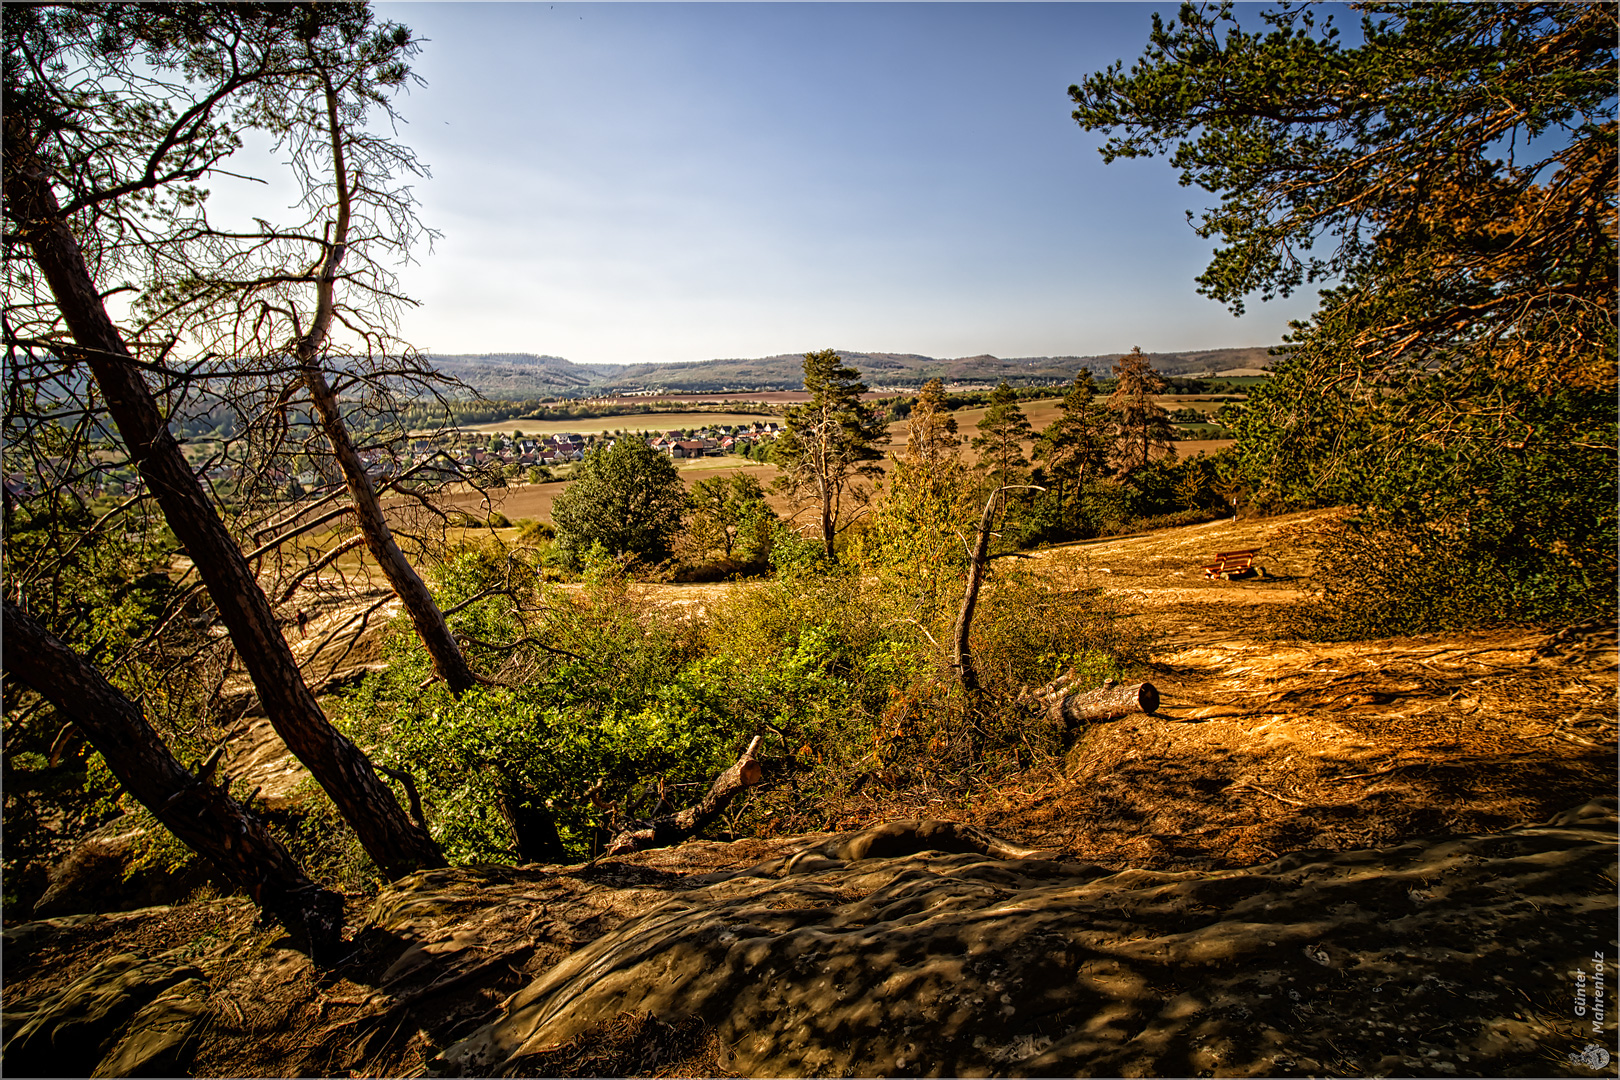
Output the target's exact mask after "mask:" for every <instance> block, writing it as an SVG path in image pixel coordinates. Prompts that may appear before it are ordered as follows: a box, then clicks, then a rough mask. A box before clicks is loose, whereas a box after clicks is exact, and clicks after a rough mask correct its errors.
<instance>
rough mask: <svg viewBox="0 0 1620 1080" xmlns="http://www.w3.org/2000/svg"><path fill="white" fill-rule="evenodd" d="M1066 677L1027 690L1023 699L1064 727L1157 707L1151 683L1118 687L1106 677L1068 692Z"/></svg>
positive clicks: (1147, 711)
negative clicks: (1091, 687) (1037, 705)
mask: <svg viewBox="0 0 1620 1080" xmlns="http://www.w3.org/2000/svg"><path fill="white" fill-rule="evenodd" d="M1068 682H1069V678H1068V677H1063V678H1058V679H1055V680H1053V681H1052V682H1050V683H1047V684H1046V685H1045V686H1043V687H1041V688H1040V689H1039V690H1035V691H1029V692H1027V696H1026V697H1025V700H1026V701H1027V700H1033V701H1036V702H1039V703H1040V704H1041V705H1042V706H1044V711H1045V713H1046V717H1047V719H1049V720H1055V721H1058V722H1059V723H1061V724H1062V725H1063V726H1064V728H1065V729H1072V728H1074V727H1075V726H1076V725H1078V724H1084V723H1090V722H1092V721H1096V720H1117V719H1119V718H1120V717H1122V716H1129V715H1130V714H1131V713H1134V712H1143V713H1152V712H1155V711H1157V710H1158V708H1159V691H1158V690H1157V689H1156V688H1155V687H1154V685H1153V684H1152V683H1146V682H1144V683H1133V684H1131V685H1129V686H1121V685H1119V684H1118V683H1116V682H1114V680H1113V679H1109V680H1108V681H1107V682H1105V683H1103V684H1102V686H1100V687H1098V688H1097V689H1095V690H1090V691H1087V692H1086V693H1083V694H1074V693H1069V692H1068V685H1067V684H1068Z"/></svg>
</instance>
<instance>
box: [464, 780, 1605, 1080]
mask: <svg viewBox="0 0 1620 1080" xmlns="http://www.w3.org/2000/svg"><path fill="white" fill-rule="evenodd" d="M915 831H917V832H919V833H921V832H924V831H926V830H915ZM949 834H950V831H949V830H943V831H941V832H939V835H949ZM1614 835H1615V818H1614V813H1613V809H1612V804H1609V803H1601V804H1594V805H1590V806H1587V807H1583V808H1580V809H1578V810H1577V811H1573V812H1571V813H1569V814H1566V815H1561V816H1560V818H1559V819H1557V820H1556V821H1554V822H1550V823H1548V824H1546V825H1542V826H1535V827H1525V828H1520V829H1514V830H1509V831H1507V832H1505V833H1501V834H1497V835H1492V836H1475V837H1463V838H1458V839H1448V840H1439V841H1432V842H1414V843H1409V844H1404V845H1402V846H1400V847H1396V848H1391V849H1387V850H1381V851H1353V852H1343V853H1325V852H1304V853H1297V854H1294V855H1290V856H1287V857H1285V858H1282V859H1279V860H1277V861H1275V862H1272V863H1269V864H1266V865H1263V866H1258V867H1252V868H1249V869H1245V870H1234V871H1220V872H1184V873H1160V872H1150V871H1125V872H1122V873H1109V872H1107V871H1104V870H1102V869H1100V868H1098V867H1095V866H1088V865H1082V864H1074V863H1058V862H1053V861H1047V860H1040V859H1020V860H1014V859H1001V858H996V857H994V856H992V855H988V854H983V853H981V852H978V851H967V852H962V851H958V852H957V853H950V854H943V853H936V852H929V851H921V852H918V853H915V854H906V853H903V852H897V851H895V850H894V847H895V845H894V843H893V840H892V838H886V839H884V840H883V842H880V843H877V844H870V843H863V842H862V840H861V837H860V835H859V834H857V835H855V836H853V837H847V838H844V839H843V840H840V841H837V842H834V843H827V844H822V845H818V847H819V850H818V851H816V852H814V853H813V855H811V856H810V857H808V858H801V859H796V860H795V859H778V860H775V861H773V862H772V863H767V864H763V865H762V866H760V867H756V868H754V869H752V870H748V871H743V872H741V873H733V874H724V875H714V876H712V877H711V879H710V881H709V883H708V884H706V885H704V886H703V887H700V888H698V889H695V890H692V891H689V892H686V893H682V894H678V895H676V896H674V897H672V898H670V899H669V900H667V901H665V902H664V903H662V904H660V905H659V906H657V907H656V908H654V909H653V910H651V911H649V912H648V913H646V914H645V915H642V916H640V917H639V918H635V919H632V920H630V921H628V922H626V923H624V924H622V925H621V926H619V927H617V928H616V929H614V930H612V931H611V932H609V933H607V934H605V935H603V936H602V937H601V938H599V939H597V940H596V941H595V942H593V943H591V944H589V945H587V946H585V947H584V948H582V949H580V950H579V951H577V952H575V953H574V954H572V955H571V956H569V957H568V958H567V959H565V960H564V961H563V962H562V963H560V964H558V965H557V966H556V967H554V968H552V969H551V970H550V971H549V972H547V973H546V974H544V975H543V976H541V977H540V978H539V979H537V980H536V981H535V982H533V983H532V984H531V985H530V986H528V987H527V988H525V989H524V990H522V991H521V992H519V993H518V994H517V995H515V996H514V997H513V998H512V999H511V1000H510V1001H509V1002H508V1004H507V1006H506V1008H505V1015H504V1016H502V1017H500V1018H499V1019H497V1020H495V1021H494V1022H492V1023H489V1024H487V1025H485V1026H484V1027H482V1028H480V1029H478V1030H477V1031H475V1032H474V1033H473V1034H472V1035H470V1036H469V1037H468V1038H466V1039H464V1040H463V1041H461V1042H459V1043H457V1044H455V1045H453V1046H451V1047H449V1048H448V1049H446V1050H445V1051H444V1052H443V1053H442V1054H440V1055H439V1056H438V1057H437V1058H436V1059H434V1063H433V1067H434V1068H435V1069H436V1070H437V1071H439V1072H440V1073H441V1074H449V1075H485V1076H488V1075H497V1076H499V1075H521V1074H523V1073H524V1072H525V1071H526V1070H529V1069H533V1068H538V1067H539V1065H540V1063H541V1062H544V1061H546V1060H547V1055H548V1054H551V1053H554V1052H555V1050H556V1048H557V1047H559V1046H563V1045H565V1044H568V1043H569V1042H570V1040H574V1039H576V1038H577V1037H578V1036H579V1035H580V1034H581V1033H583V1032H585V1031H587V1030H593V1025H602V1024H605V1023H607V1022H609V1021H611V1020H613V1019H614V1018H616V1017H624V1016H626V1015H646V1014H650V1015H651V1016H652V1017H655V1018H656V1019H657V1020H658V1021H659V1022H660V1023H663V1024H667V1025H681V1024H684V1023H689V1022H691V1021H694V1020H695V1021H701V1022H702V1023H703V1024H704V1025H705V1026H706V1027H707V1028H708V1029H710V1030H712V1031H713V1032H714V1034H715V1036H716V1037H717V1038H718V1042H719V1044H720V1046H721V1047H723V1060H722V1061H721V1062H720V1064H721V1065H722V1066H723V1067H724V1068H726V1069H728V1070H735V1071H738V1072H741V1073H744V1074H754V1075H777V1076H794V1075H807V1074H814V1075H848V1074H854V1075H865V1076H881V1075H933V1076H975V1075H991V1074H997V1075H1037V1076H1042V1075H1044V1076H1051V1075H1067V1076H1086V1075H1103V1076H1133V1075H1134V1076H1155V1075H1158V1076H1166V1075H1199V1074H1210V1073H1216V1074H1222V1075H1273V1074H1276V1073H1279V1072H1287V1073H1311V1072H1316V1073H1321V1072H1335V1073H1349V1074H1366V1073H1371V1072H1377V1071H1384V1072H1387V1071H1389V1070H1392V1069H1399V1070H1402V1071H1406V1072H1410V1071H1411V1070H1412V1069H1413V1068H1415V1067H1417V1065H1419V1064H1421V1066H1422V1071H1424V1072H1428V1073H1436V1074H1438V1073H1442V1072H1445V1071H1447V1070H1446V1069H1445V1068H1444V1066H1448V1065H1449V1066H1450V1067H1451V1068H1452V1069H1454V1070H1456V1071H1457V1072H1459V1073H1464V1074H1472V1075H1481V1070H1482V1069H1483V1070H1484V1072H1485V1074H1490V1072H1491V1066H1490V1063H1491V1062H1492V1061H1493V1060H1499V1059H1501V1058H1502V1056H1503V1055H1518V1057H1517V1058H1516V1060H1524V1055H1526V1054H1533V1053H1535V1052H1537V1049H1538V1047H1540V1046H1542V1045H1543V1044H1542V1043H1541V1042H1539V1041H1538V1040H1542V1039H1544V1038H1546V1037H1547V1036H1545V1035H1544V1034H1541V1032H1543V1031H1546V1030H1551V1029H1550V1028H1549V1027H1548V1026H1547V1024H1548V1023H1550V1022H1551V1021H1556V1020H1558V1019H1559V1018H1560V1017H1561V1014H1562V1011H1563V1004H1564V1003H1563V1001H1562V995H1563V993H1564V991H1565V990H1566V989H1567V988H1566V987H1565V985H1564V982H1565V978H1564V976H1563V974H1562V973H1563V972H1564V971H1566V970H1567V969H1573V968H1574V967H1576V966H1578V964H1579V963H1580V961H1582V960H1583V959H1584V958H1585V957H1586V955H1587V953H1588V951H1589V948H1590V947H1599V948H1601V947H1603V946H1602V945H1601V944H1599V945H1597V946H1592V945H1591V944H1590V943H1591V942H1592V941H1593V940H1595V939H1594V937H1593V935H1594V934H1600V936H1601V937H1602V938H1603V939H1604V940H1605V941H1607V939H1608V937H1609V936H1610V935H1611V934H1612V927H1613V925H1614V910H1615V895H1614V891H1613V882H1612V878H1610V877H1607V876H1606V875H1607V874H1612V873H1613V866H1614ZM863 849H864V850H866V851H869V852H873V853H874V855H876V856H877V857H869V858H839V857H838V856H839V855H840V853H843V854H847V855H855V854H858V853H859V852H861V851H862V850H863ZM1414 894H1420V895H1421V896H1422V900H1421V902H1420V901H1419V900H1416V899H1414ZM1600 927H1601V928H1604V929H1602V930H1601V933H1600V931H1599V929H1598V928H1600ZM1527 999H1528V1003H1527ZM1537 1009H1540V1010H1542V1011H1541V1012H1540V1013H1537V1012H1536V1010H1537ZM1417 1010H1421V1011H1422V1013H1423V1014H1424V1016H1425V1025H1424V1027H1423V1029H1422V1030H1419V1029H1418V1028H1416V1027H1412V1026H1411V1025H1410V1020H1411V1017H1412V1014H1413V1012H1414V1011H1417ZM1538 1017H1539V1018H1540V1019H1538ZM1538 1025H1539V1026H1538ZM1548 1045H1549V1048H1550V1049H1559V1052H1560V1053H1561V1052H1562V1049H1561V1048H1560V1047H1551V1046H1550V1044H1548Z"/></svg>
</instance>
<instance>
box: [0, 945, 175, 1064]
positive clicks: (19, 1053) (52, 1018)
mask: <svg viewBox="0 0 1620 1080" xmlns="http://www.w3.org/2000/svg"><path fill="white" fill-rule="evenodd" d="M206 991H207V980H206V978H205V977H204V976H203V972H202V971H201V969H199V968H197V967H195V966H194V965H192V964H190V963H187V962H186V961H185V960H183V959H181V958H180V957H178V956H176V955H175V954H173V953H166V954H163V955H160V956H156V957H151V958H148V957H146V956H142V955H141V954H139V953H122V954H119V955H117V956H113V957H110V958H108V959H106V960H104V961H102V962H101V963H99V964H97V965H96V966H95V967H94V968H92V969H91V970H89V971H88V972H85V973H84V974H83V975H81V976H80V977H79V978H77V979H75V980H74V981H73V982H71V983H69V984H68V985H67V986H66V987H65V988H63V989H62V990H61V991H60V992H58V993H56V994H52V995H49V996H46V997H45V998H44V999H43V1000H40V1001H36V1002H34V1003H32V1004H31V1005H29V1006H25V1007H24V1008H23V1009H21V1010H19V1011H18V1012H15V1013H9V1014H8V1015H7V1017H6V1021H7V1023H6V1027H7V1029H8V1030H7V1037H6V1042H5V1051H4V1057H3V1059H0V1060H3V1062H4V1066H5V1071H6V1074H7V1075H9V1076H174V1075H179V1074H180V1073H181V1072H182V1071H183V1068H184V1066H185V1065H186V1064H188V1061H189V1054H190V1051H192V1050H193V1049H194V1048H195V1036H196V1034H197V1029H198V1027H199V1026H200V1024H201V1022H202V1020H203V1018H204V1016H205V1015H206V1012H207V1008H206V1005H205V1004H204V1001H205V995H206Z"/></svg>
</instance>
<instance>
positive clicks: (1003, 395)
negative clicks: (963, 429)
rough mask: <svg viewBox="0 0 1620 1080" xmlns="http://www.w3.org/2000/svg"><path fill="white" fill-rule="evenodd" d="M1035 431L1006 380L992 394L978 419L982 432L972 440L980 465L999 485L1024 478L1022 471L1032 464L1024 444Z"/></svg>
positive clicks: (1016, 481)
mask: <svg viewBox="0 0 1620 1080" xmlns="http://www.w3.org/2000/svg"><path fill="white" fill-rule="evenodd" d="M1034 433H1035V432H1034V430H1033V429H1032V428H1031V427H1030V426H1029V418H1028V417H1026V416H1025V415H1024V410H1023V409H1021V408H1019V407H1018V395H1017V393H1015V392H1014V391H1013V388H1012V387H1011V386H1008V385H1007V383H1006V382H1005V381H1003V382H1002V384H1001V385H1000V386H998V387H996V389H995V392H994V393H993V394H991V395H990V407H989V408H988V409H986V410H985V412H984V417H983V418H982V419H981V420H980V421H979V434H978V435H976V436H974V439H973V449H975V450H977V451H978V452H979V464H980V466H981V467H982V468H983V469H984V471H985V473H986V474H987V475H988V476H989V477H990V479H991V480H992V481H994V482H995V483H996V484H997V485H998V486H999V485H1005V484H1016V483H1018V482H1019V481H1020V480H1021V479H1022V473H1021V472H1020V470H1021V469H1024V468H1027V467H1028V466H1029V459H1028V458H1026V457H1024V446H1023V444H1024V442H1025V441H1027V440H1028V439H1029V438H1030V437H1031V436H1033V435H1034Z"/></svg>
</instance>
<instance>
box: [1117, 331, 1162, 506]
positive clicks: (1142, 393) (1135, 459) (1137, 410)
mask: <svg viewBox="0 0 1620 1080" xmlns="http://www.w3.org/2000/svg"><path fill="white" fill-rule="evenodd" d="M1114 377H1115V378H1116V379H1118V380H1119V382H1118V385H1117V386H1116V388H1115V390H1114V392H1113V394H1112V395H1110V396H1109V398H1108V407H1109V408H1110V409H1111V410H1113V413H1114V417H1115V421H1114V447H1113V460H1114V463H1115V464H1116V465H1117V466H1118V467H1119V471H1120V472H1122V473H1125V474H1127V475H1129V474H1130V473H1131V472H1132V471H1133V470H1135V469H1140V468H1141V467H1142V466H1144V465H1146V464H1147V463H1148V462H1149V461H1152V460H1153V452H1154V451H1155V450H1158V451H1161V452H1162V453H1161V454H1160V456H1161V457H1171V458H1173V457H1175V456H1176V444H1175V441H1174V440H1175V435H1176V429H1175V427H1174V425H1172V424H1171V423H1170V414H1169V413H1168V412H1166V411H1165V410H1164V407H1163V406H1162V405H1160V404H1159V403H1158V402H1156V401H1154V400H1153V395H1155V394H1162V393H1164V392H1165V390H1167V389H1168V388H1169V386H1170V384H1169V383H1168V382H1166V381H1165V379H1164V376H1162V375H1160V374H1159V373H1158V372H1157V371H1154V370H1153V364H1152V363H1151V362H1150V361H1149V360H1148V358H1147V357H1145V356H1143V355H1142V350H1141V348H1140V347H1137V348H1133V349H1132V350H1131V351H1130V352H1129V353H1128V354H1126V355H1125V356H1122V357H1120V358H1119V361H1118V362H1117V363H1116V364H1114Z"/></svg>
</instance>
